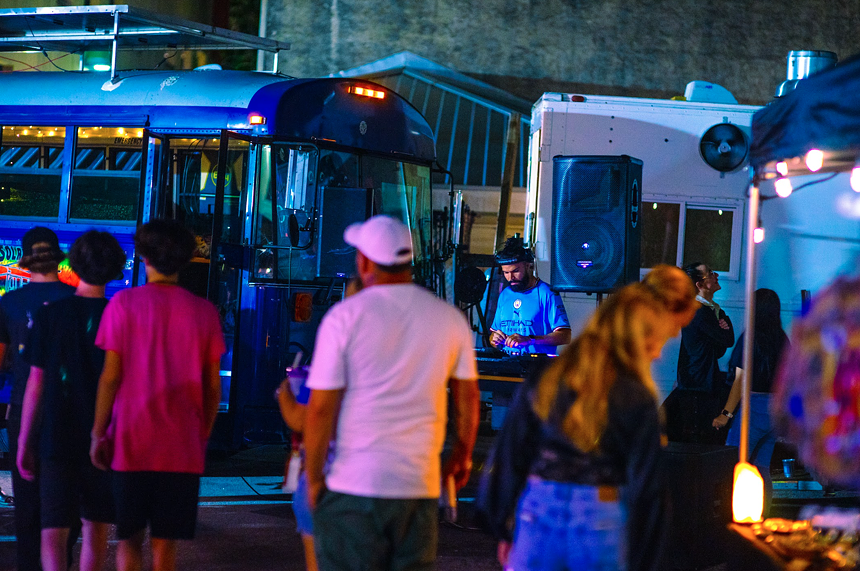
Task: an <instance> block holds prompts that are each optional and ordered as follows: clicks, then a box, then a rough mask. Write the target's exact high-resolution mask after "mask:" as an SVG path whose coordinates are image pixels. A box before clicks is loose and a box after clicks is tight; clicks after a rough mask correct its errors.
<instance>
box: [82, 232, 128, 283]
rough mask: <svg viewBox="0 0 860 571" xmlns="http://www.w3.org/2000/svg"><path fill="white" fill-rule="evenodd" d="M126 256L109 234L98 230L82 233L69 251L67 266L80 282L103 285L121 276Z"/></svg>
mask: <svg viewBox="0 0 860 571" xmlns="http://www.w3.org/2000/svg"><path fill="white" fill-rule="evenodd" d="M125 261H126V254H125V251H124V250H123V249H122V246H120V245H119V242H117V241H116V238H114V237H113V236H112V235H111V234H109V233H107V232H100V231H98V230H89V231H88V232H84V233H83V234H81V236H80V237H79V238H78V239H77V240H75V243H74V244H72V248H71V249H70V250H69V265H71V266H72V270H73V271H74V272H75V273H76V274H78V277H79V278H81V280H82V281H84V282H86V283H88V284H91V285H98V286H101V285H105V284H106V283H108V282H109V281H112V280H115V279H117V278H118V277H119V276H121V275H122V270H123V268H124V267H125Z"/></svg>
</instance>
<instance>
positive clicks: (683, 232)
mask: <svg viewBox="0 0 860 571" xmlns="http://www.w3.org/2000/svg"><path fill="white" fill-rule="evenodd" d="M742 212H743V205H742V203H741V202H740V201H733V200H721V201H719V202H716V201H715V202H714V203H709V204H696V203H692V202H687V201H684V200H674V197H668V196H667V197H661V196H654V195H652V196H645V197H643V199H642V242H641V246H640V253H641V263H640V266H641V268H642V273H643V274H645V273H647V272H648V269H649V268H653V267H654V266H656V265H657V264H671V265H675V266H683V265H685V264H687V263H689V262H695V261H702V262H705V263H707V264H708V265H709V266H711V267H712V268H713V269H714V270H715V271H717V272H720V275H721V276H722V277H724V278H726V279H731V280H735V279H739V276H740V248H741V231H742V228H741V227H742V221H743V220H742V219H743V215H742Z"/></svg>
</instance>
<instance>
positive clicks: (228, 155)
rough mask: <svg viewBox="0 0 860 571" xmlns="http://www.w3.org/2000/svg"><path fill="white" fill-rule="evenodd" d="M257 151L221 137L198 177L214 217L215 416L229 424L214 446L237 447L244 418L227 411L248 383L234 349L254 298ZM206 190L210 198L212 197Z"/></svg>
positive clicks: (243, 139)
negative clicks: (213, 159)
mask: <svg viewBox="0 0 860 571" xmlns="http://www.w3.org/2000/svg"><path fill="white" fill-rule="evenodd" d="M258 148H259V144H258V143H257V142H256V140H255V139H254V138H252V137H248V136H245V135H240V134H238V133H232V132H229V131H222V134H221V139H220V142H219V147H218V162H217V164H216V165H214V168H212V169H211V170H210V171H209V172H208V173H207V180H206V181H203V180H202V177H201V193H200V197H199V201H200V203H201V205H202V203H204V202H207V201H209V200H210V199H211V200H212V203H211V205H207V206H206V212H207V213H209V212H211V215H212V233H211V240H210V243H209V244H208V246H209V252H210V255H209V276H208V288H207V289H208V293H207V297H208V298H209V300H210V301H211V302H212V303H214V304H215V306H216V307H217V308H218V312H219V313H220V315H221V324H222V328H223V331H224V341H225V343H226V345H227V352H226V354H225V355H224V357H223V358H222V361H221V403H220V407H219V410H220V411H221V412H228V413H230V414H229V420H225V421H223V423H226V424H227V426H224V427H222V428H221V429H220V430H219V431H218V433H217V434H216V435H215V436H217V437H218V440H221V439H228V442H227V444H228V445H230V446H231V447H232V446H235V445H236V444H238V443H239V442H237V440H238V436H237V430H239V429H238V428H237V427H236V423H237V422H239V420H238V419H237V414H239V415H241V414H242V413H243V411H242V410H238V411H237V410H231V407H235V406H237V405H238V406H240V407H241V404H240V403H241V402H242V401H243V400H244V399H243V398H242V396H241V395H240V394H239V391H240V389H241V388H242V386H244V385H245V384H246V383H247V382H248V379H246V378H242V379H239V378H238V375H239V374H240V373H247V371H246V368H245V367H244V366H236V365H237V364H239V363H244V362H245V361H244V360H243V359H242V358H241V354H242V349H241V348H240V347H237V344H238V343H239V339H240V331H241V325H242V323H241V322H242V319H243V318H244V319H247V318H248V313H249V311H250V308H251V306H250V304H252V303H253V301H252V300H251V299H249V298H251V297H252V296H251V295H250V291H249V289H248V269H249V266H250V260H249V258H250V253H249V252H250V250H249V248H248V247H247V246H248V243H249V234H250V231H251V228H250V226H251V224H250V220H249V217H250V212H252V211H253V208H254V205H253V198H252V197H253V195H254V188H255V186H256V171H257V168H256V162H257V160H258V159H257V149H258ZM213 183H214V184H213ZM210 188H211V190H212V191H214V192H213V193H212V194H213V195H214V196H210V192H209V190H210ZM243 314H244V316H243ZM234 376H236V377H237V378H236V382H233V378H234ZM222 431H226V433H225V432H222Z"/></svg>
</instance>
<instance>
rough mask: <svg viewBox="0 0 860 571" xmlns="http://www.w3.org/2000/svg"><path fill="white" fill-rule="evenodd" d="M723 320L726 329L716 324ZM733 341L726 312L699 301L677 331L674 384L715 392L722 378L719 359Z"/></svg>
mask: <svg viewBox="0 0 860 571" xmlns="http://www.w3.org/2000/svg"><path fill="white" fill-rule="evenodd" d="M720 319H725V320H726V323H728V325H729V328H728V329H723V328H722V327H720V323H719V320H720ZM734 342H735V330H734V329H733V328H732V322H731V320H730V319H729V318H728V316H727V315H726V313H725V312H724V311H723V310H722V309H720V317H719V319H718V318H717V316H716V314H715V313H714V310H713V309H711V308H710V307H708V306H706V305H704V304H702V306H701V307H700V308H699V309H698V311H696V315H695V316H694V317H693V320H692V321H691V322H690V324H689V325H688V326H686V327H684V328H683V329H682V330H681V350H680V351H679V353H678V387H680V388H682V389H692V390H697V391H704V392H708V393H715V392H717V391H718V390H719V389H720V387H721V386H722V385H723V383H724V381H725V375H724V374H723V373H722V371H720V366H719V363H718V361H719V359H720V357H722V356H723V355H725V353H726V351H727V350H728V349H729V347H731V346H732V345H733V344H734Z"/></svg>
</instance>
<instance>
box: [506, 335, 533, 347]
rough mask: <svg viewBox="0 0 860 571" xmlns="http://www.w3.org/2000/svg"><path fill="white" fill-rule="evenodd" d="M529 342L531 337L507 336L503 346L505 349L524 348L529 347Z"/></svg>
mask: <svg viewBox="0 0 860 571" xmlns="http://www.w3.org/2000/svg"><path fill="white" fill-rule="evenodd" d="M531 342H532V340H531V337H528V336H526V335H518V334H517V333H514V334H513V335H508V337H507V339H505V345H506V346H507V347H526V346H527V345H531Z"/></svg>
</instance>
